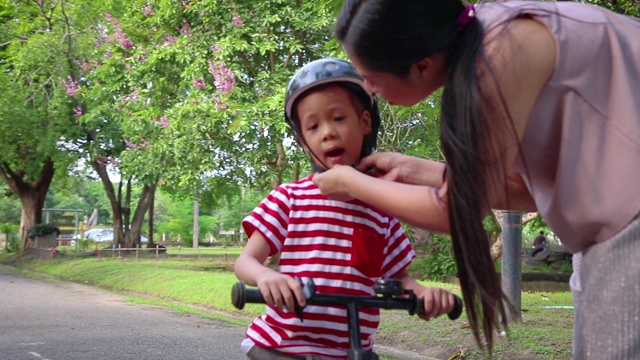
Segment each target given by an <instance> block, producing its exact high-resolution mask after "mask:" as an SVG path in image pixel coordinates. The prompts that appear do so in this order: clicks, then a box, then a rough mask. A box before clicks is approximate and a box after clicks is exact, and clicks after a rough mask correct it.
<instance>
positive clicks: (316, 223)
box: [242, 175, 415, 358]
mask: <svg viewBox="0 0 640 360" xmlns="http://www.w3.org/2000/svg"><path fill="white" fill-rule="evenodd" d="M312 178H313V175H311V176H308V177H306V178H304V179H301V180H299V181H296V182H293V183H289V184H283V185H281V186H279V187H278V188H277V189H275V190H273V191H272V192H271V193H270V194H269V195H268V196H267V198H265V199H264V200H263V201H262V202H261V203H260V204H259V205H258V206H257V207H256V208H255V209H254V210H253V212H252V213H251V214H250V215H249V216H247V217H246V218H245V219H244V220H243V221H242V225H243V227H244V230H245V232H246V233H247V236H249V237H250V236H251V234H252V233H253V232H254V231H259V232H260V233H261V234H262V235H263V236H264V238H265V239H266V240H267V242H268V243H269V246H270V247H271V253H270V255H274V254H276V253H278V252H280V263H279V266H280V272H282V273H284V274H288V275H291V276H294V277H300V278H302V279H303V281H305V282H306V280H307V279H308V278H312V279H313V281H314V283H315V285H316V292H317V293H324V294H348V295H374V294H375V292H374V290H373V285H374V282H375V280H376V279H378V278H394V277H396V276H397V274H398V273H400V272H401V271H402V270H404V269H405V268H406V267H407V266H408V265H409V264H410V263H411V261H412V260H413V259H414V258H415V252H414V251H413V249H412V247H411V244H410V242H409V240H408V239H407V237H406V236H405V234H404V231H403V230H402V227H401V225H400V222H399V221H398V220H397V219H395V218H393V217H391V216H389V215H387V214H385V213H383V212H381V211H379V210H377V209H373V208H371V207H370V206H369V205H367V204H365V203H363V202H361V201H357V200H354V201H348V202H344V201H336V200H331V199H329V198H327V197H326V196H325V195H323V194H322V193H321V192H320V190H319V189H318V187H317V186H316V185H315V184H314V183H313V181H311V179H312ZM359 310H360V311H359V317H360V331H361V340H362V347H363V348H365V349H370V348H371V347H372V345H373V343H372V339H371V337H372V335H373V334H374V333H375V331H376V329H377V328H378V323H379V321H380V316H379V310H378V309H372V308H360V309H359ZM347 324H348V322H347V312H346V308H345V307H327V306H313V305H309V306H307V307H305V309H304V321H303V322H301V321H300V320H299V318H298V317H297V315H296V313H295V312H293V311H291V312H287V311H282V310H279V309H276V308H274V307H270V306H267V311H266V315H262V316H260V317H258V318H256V319H255V320H254V321H253V323H252V324H251V325H250V326H249V328H248V330H247V336H248V338H249V339H251V340H252V341H253V342H254V343H255V344H257V345H258V346H261V347H264V348H274V349H277V350H278V351H281V352H283V353H285V354H289V355H294V356H296V355H306V354H312V355H322V356H327V357H335V358H346V356H347V350H348V349H349V333H348V327H347Z"/></svg>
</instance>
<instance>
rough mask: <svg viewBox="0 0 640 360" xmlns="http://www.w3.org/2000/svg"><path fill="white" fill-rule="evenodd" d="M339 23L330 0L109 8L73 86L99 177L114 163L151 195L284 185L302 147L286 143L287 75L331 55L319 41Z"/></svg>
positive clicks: (212, 194) (204, 196) (212, 195)
mask: <svg viewBox="0 0 640 360" xmlns="http://www.w3.org/2000/svg"><path fill="white" fill-rule="evenodd" d="M116 10H117V11H116ZM332 24H333V15H332V14H331V13H330V12H329V9H327V8H326V5H322V4H317V3H315V2H311V1H307V2H303V1H298V2H291V1H268V2H255V1H236V2H234V1H210V2H195V1H194V2H189V1H183V2H169V3H167V2H160V1H155V2H154V1H137V2H131V3H128V4H127V5H124V6H123V7H121V8H119V9H116V7H114V10H113V11H112V12H108V13H106V14H105V16H104V19H103V20H102V21H101V25H100V26H99V27H98V28H97V29H98V34H97V40H96V41H97V47H96V51H95V53H94V54H93V55H92V57H91V58H88V59H86V60H85V61H83V62H82V69H83V71H84V73H83V75H82V77H83V81H82V84H80V85H79V88H80V90H79V91H75V92H74V91H72V94H70V96H72V97H75V98H77V99H78V100H79V101H80V103H81V104H82V105H81V106H79V107H77V108H76V109H75V114H76V115H77V116H79V120H80V122H81V123H82V124H83V126H84V127H87V128H90V129H94V131H92V133H91V134H90V139H91V141H92V144H91V146H90V151H89V154H90V156H91V163H92V164H93V165H94V167H95V168H96V170H97V172H98V173H99V174H101V178H103V181H105V180H106V179H107V178H108V172H107V171H106V170H107V168H108V167H111V168H112V171H118V172H120V174H121V177H122V178H123V179H131V180H132V181H134V182H136V183H138V184H141V185H143V186H147V187H148V188H149V189H150V191H151V190H152V189H153V188H154V187H155V184H158V183H160V184H161V185H162V186H164V187H165V188H166V189H168V190H169V191H171V192H173V193H174V194H176V195H181V196H183V197H184V196H187V197H198V198H199V199H200V200H201V201H209V202H213V201H215V200H216V199H217V198H219V197H220V196H224V195H229V194H234V193H238V192H239V190H240V187H241V185H240V184H241V183H245V184H246V183H249V182H252V183H258V184H268V183H270V181H271V180H272V179H276V181H279V180H278V179H280V178H281V176H282V174H283V173H284V171H285V169H286V167H285V166H284V164H285V160H287V159H289V158H291V157H292V156H294V159H295V154H296V152H293V151H292V149H293V148H292V147H291V145H288V147H287V145H286V144H287V143H286V142H284V140H285V138H286V137H287V134H288V129H287V127H286V125H285V123H284V121H283V116H282V114H283V95H284V89H285V86H286V82H287V80H288V78H289V77H290V75H291V74H292V73H293V71H295V69H296V68H297V67H298V66H300V65H301V64H303V63H306V62H308V61H310V60H312V59H315V58H317V57H319V56H323V55H324V56H326V55H327V54H329V51H328V50H327V49H326V48H325V47H324V46H323V45H322V44H325V43H327V42H328V40H329V39H330V37H331V26H332ZM332 46H333V48H334V49H336V46H337V45H336V44H335V43H333V45H332ZM69 82H70V80H68V83H69ZM298 156H299V155H298ZM107 191H108V192H112V193H115V192H116V191H115V190H109V189H108V186H107ZM143 194H144V192H143ZM114 208H117V206H114ZM116 210H117V209H114V212H115V211H116ZM139 210H140V206H138V210H136V213H141V214H143V213H144V212H143V211H139ZM142 210H144V209H142ZM114 218H115V216H114ZM140 221H141V220H140ZM135 222H136V219H135V217H134V220H133V222H132V224H131V225H132V226H131V228H132V229H133V228H134V225H135V224H134V223H135ZM124 228H128V227H127V226H125V227H124Z"/></svg>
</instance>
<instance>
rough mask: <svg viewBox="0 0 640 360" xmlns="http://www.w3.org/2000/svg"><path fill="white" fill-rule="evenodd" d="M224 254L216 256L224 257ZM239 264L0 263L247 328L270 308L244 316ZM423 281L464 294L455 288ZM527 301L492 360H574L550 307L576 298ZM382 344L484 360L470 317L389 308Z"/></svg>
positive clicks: (560, 319)
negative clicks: (235, 298) (236, 293)
mask: <svg viewBox="0 0 640 360" xmlns="http://www.w3.org/2000/svg"><path fill="white" fill-rule="evenodd" d="M207 250H210V251H211V250H213V249H207ZM223 250H225V249H215V251H211V252H216V251H217V254H215V255H220V254H223V253H224V251H223ZM211 255H214V254H211ZM234 258H235V256H230V257H229V258H228V259H227V260H226V261H225V260H224V259H221V258H220V257H209V258H206V257H203V258H198V257H191V258H189V259H186V258H183V259H180V258H176V257H167V256H165V257H163V258H161V259H160V260H156V259H155V258H148V259H136V258H135V257H133V256H124V257H123V258H118V257H105V258H95V257H92V258H84V259H78V258H76V259H74V258H59V259H54V260H49V261H39V260H28V259H22V260H20V259H17V258H16V257H15V255H14V254H5V253H2V252H0V263H5V264H11V265H13V266H15V267H17V268H21V269H24V270H26V271H27V273H28V274H31V275H32V276H38V275H40V276H42V277H44V278H48V279H49V280H56V279H57V280H63V281H75V282H80V283H85V284H90V285H93V286H97V287H100V288H104V289H107V290H110V291H113V292H117V293H121V294H125V295H126V296H128V298H129V300H130V301H132V302H142V303H150V304H157V305H162V306H168V307H170V308H172V309H175V310H176V311H177V312H179V313H183V312H188V313H194V314H198V315H200V316H203V317H211V318H219V319H220V318H222V319H226V320H227V321H232V322H234V323H237V324H241V325H247V324H248V323H249V321H250V320H251V319H252V318H253V317H255V316H257V315H259V314H262V312H263V311H264V306H263V305H260V304H247V305H246V306H245V308H244V309H243V310H242V311H240V310H237V309H235V308H234V307H233V305H232V304H231V288H232V286H233V285H234V284H235V283H236V282H237V279H236V277H235V275H234V274H233V273H232V272H231V269H232V265H233V263H232V261H233V259H234ZM421 283H423V284H424V285H425V286H437V287H443V288H446V289H449V290H451V291H453V292H454V293H457V294H460V290H459V288H458V286H457V285H455V284H449V283H436V282H421ZM521 298H522V301H521V303H522V304H521V307H522V323H520V324H513V325H511V326H510V331H509V334H508V336H503V337H500V336H498V339H497V340H496V345H495V352H494V357H493V359H496V360H501V359H516V358H517V359H529V360H544V359H570V358H571V336H572V325H573V311H572V310H567V309H550V308H544V307H545V306H565V305H572V301H571V295H570V293H568V292H554V293H540V292H523V293H522V296H521ZM376 342H377V343H378V344H382V345H385V346H391V347H394V348H397V349H402V350H412V351H415V352H417V353H420V354H423V355H426V356H431V357H432V358H439V359H440V358H443V359H447V358H449V357H450V356H451V355H452V354H453V353H455V352H461V353H462V354H464V355H463V356H458V357H457V358H454V359H469V360H475V359H484V358H485V355H484V354H483V353H482V352H481V351H479V350H478V348H477V347H476V346H475V343H474V341H473V337H472V335H471V331H470V330H469V328H468V327H467V326H466V316H465V315H463V316H462V317H461V318H460V319H458V320H455V321H451V320H449V319H447V318H446V317H440V318H438V319H433V320H431V321H429V322H424V321H422V320H420V319H419V318H418V317H417V316H409V315H408V314H406V312H401V311H389V310H383V311H382V321H381V325H380V328H379V331H378V334H377V335H376Z"/></svg>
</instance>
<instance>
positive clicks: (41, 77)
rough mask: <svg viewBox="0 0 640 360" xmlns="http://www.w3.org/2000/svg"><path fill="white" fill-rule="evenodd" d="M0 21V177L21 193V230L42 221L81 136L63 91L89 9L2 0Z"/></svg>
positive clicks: (71, 78)
mask: <svg viewBox="0 0 640 360" xmlns="http://www.w3.org/2000/svg"><path fill="white" fill-rule="evenodd" d="M1 4H2V10H3V11H2V13H1V16H0V19H2V23H1V24H0V26H1V29H2V31H0V34H1V35H0V44H1V45H2V47H1V48H0V92H1V93H2V96H1V97H0V177H1V178H2V179H3V180H4V181H5V182H6V184H7V185H8V187H9V188H10V189H11V191H12V192H13V193H15V194H16V196H18V197H19V198H20V201H21V204H22V214H21V220H20V236H21V238H22V241H23V245H24V244H25V243H26V241H27V236H26V232H27V230H28V229H29V228H31V227H32V226H33V225H35V224H37V223H40V222H41V220H42V207H43V204H44V199H45V196H46V194H47V191H48V189H49V187H50V185H51V182H52V181H53V179H54V175H55V174H56V171H57V172H59V173H60V176H64V174H65V173H66V170H67V169H68V168H69V166H70V165H71V164H72V163H73V162H74V161H75V155H74V154H73V152H70V151H68V147H73V145H72V144H73V142H74V141H75V140H77V139H78V138H79V137H80V136H81V131H80V129H79V128H78V127H77V126H76V124H75V118H74V116H73V111H72V108H73V104H72V101H70V100H69V97H68V95H67V94H69V93H72V92H74V91H76V90H77V87H76V80H75V79H77V75H76V68H77V65H76V63H75V60H76V59H77V58H79V57H80V54H81V53H82V52H83V51H85V50H86V43H85V42H84V34H85V31H86V29H88V28H90V27H92V26H93V24H94V23H93V22H92V17H91V14H92V8H91V7H88V6H86V4H83V3H82V2H80V1H64V0H60V1H55V2H54V1H38V2H30V1H27V2H20V3H18V2H14V1H6V0H5V1H3V2H2V3H1Z"/></svg>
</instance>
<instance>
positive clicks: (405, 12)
mask: <svg viewBox="0 0 640 360" xmlns="http://www.w3.org/2000/svg"><path fill="white" fill-rule="evenodd" d="M464 9H465V4H463V3H462V2H460V1H459V0H431V1H424V0H402V1H398V0H347V1H346V2H345V4H344V6H343V8H342V11H341V13H340V15H339V17H338V21H337V24H336V36H337V38H338V39H339V40H340V41H341V42H342V43H343V45H344V46H345V47H347V48H348V49H349V50H350V51H352V52H353V53H354V54H356V56H357V57H358V61H360V62H361V63H362V64H363V65H364V66H365V67H366V68H368V69H371V70H374V71H381V72H387V73H393V74H396V75H398V76H406V75H407V74H408V72H409V69H410V67H411V65H412V64H414V63H416V62H418V61H420V60H422V59H424V58H426V57H428V56H431V55H434V54H436V53H444V54H446V55H447V56H448V75H447V81H446V85H445V87H444V92H443V95H442V106H441V111H442V113H441V116H442V119H441V126H440V139H441V142H442V148H443V153H444V156H445V159H446V162H447V172H446V180H447V184H448V198H447V200H448V209H449V221H450V228H451V238H452V240H453V249H454V253H455V259H456V264H457V266H458V277H459V279H460V285H461V288H462V293H463V297H464V302H465V305H466V308H467V315H468V318H469V322H470V323H471V326H472V331H473V335H474V337H475V339H476V342H477V343H478V345H479V346H480V347H481V348H485V346H486V348H487V349H488V350H489V352H491V351H492V349H493V339H494V333H493V332H494V331H500V330H501V329H502V328H505V329H506V328H507V316H506V311H505V303H507V302H506V297H505V295H504V293H503V292H502V288H501V285H500V280H499V277H498V275H497V273H496V271H495V268H494V265H493V261H492V259H491V255H490V251H489V236H488V234H487V232H486V231H485V229H484V227H483V217H484V214H486V213H487V211H488V210H490V205H491V204H490V202H489V199H488V191H489V190H488V189H489V188H491V187H493V186H495V184H496V182H495V179H493V178H492V175H491V174H494V173H495V172H494V171H490V168H491V167H492V166H502V165H499V164H500V162H499V161H496V159H497V155H498V154H497V152H496V150H495V149H493V147H492V144H494V143H495V142H494V141H493V139H494V138H496V137H497V136H499V135H498V134H495V133H493V134H492V133H491V131H490V130H488V129H489V125H491V128H492V129H494V130H495V129H496V128H498V129H499V128H500V125H501V124H488V120H487V116H486V115H485V114H490V113H491V112H492V111H495V110H499V109H503V107H500V106H492V105H491V104H490V103H487V102H486V98H485V96H483V94H482V93H481V91H480V90H479V87H478V78H477V63H478V60H482V59H483V50H482V38H483V34H484V31H483V28H482V25H481V23H480V22H479V21H478V20H477V19H475V18H474V19H473V20H471V22H470V23H468V24H467V26H466V27H464V28H463V29H458V28H457V27H456V20H457V19H458V16H459V15H460V14H461V13H462V12H463V11H464ZM483 70H487V69H483ZM489 70H490V69H489ZM481 100H482V104H483V105H482V107H481V106H480V103H481ZM498 118H500V116H498ZM501 170H502V171H503V173H504V169H501ZM480 332H482V335H484V341H483V339H482V337H481V334H480Z"/></svg>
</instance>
